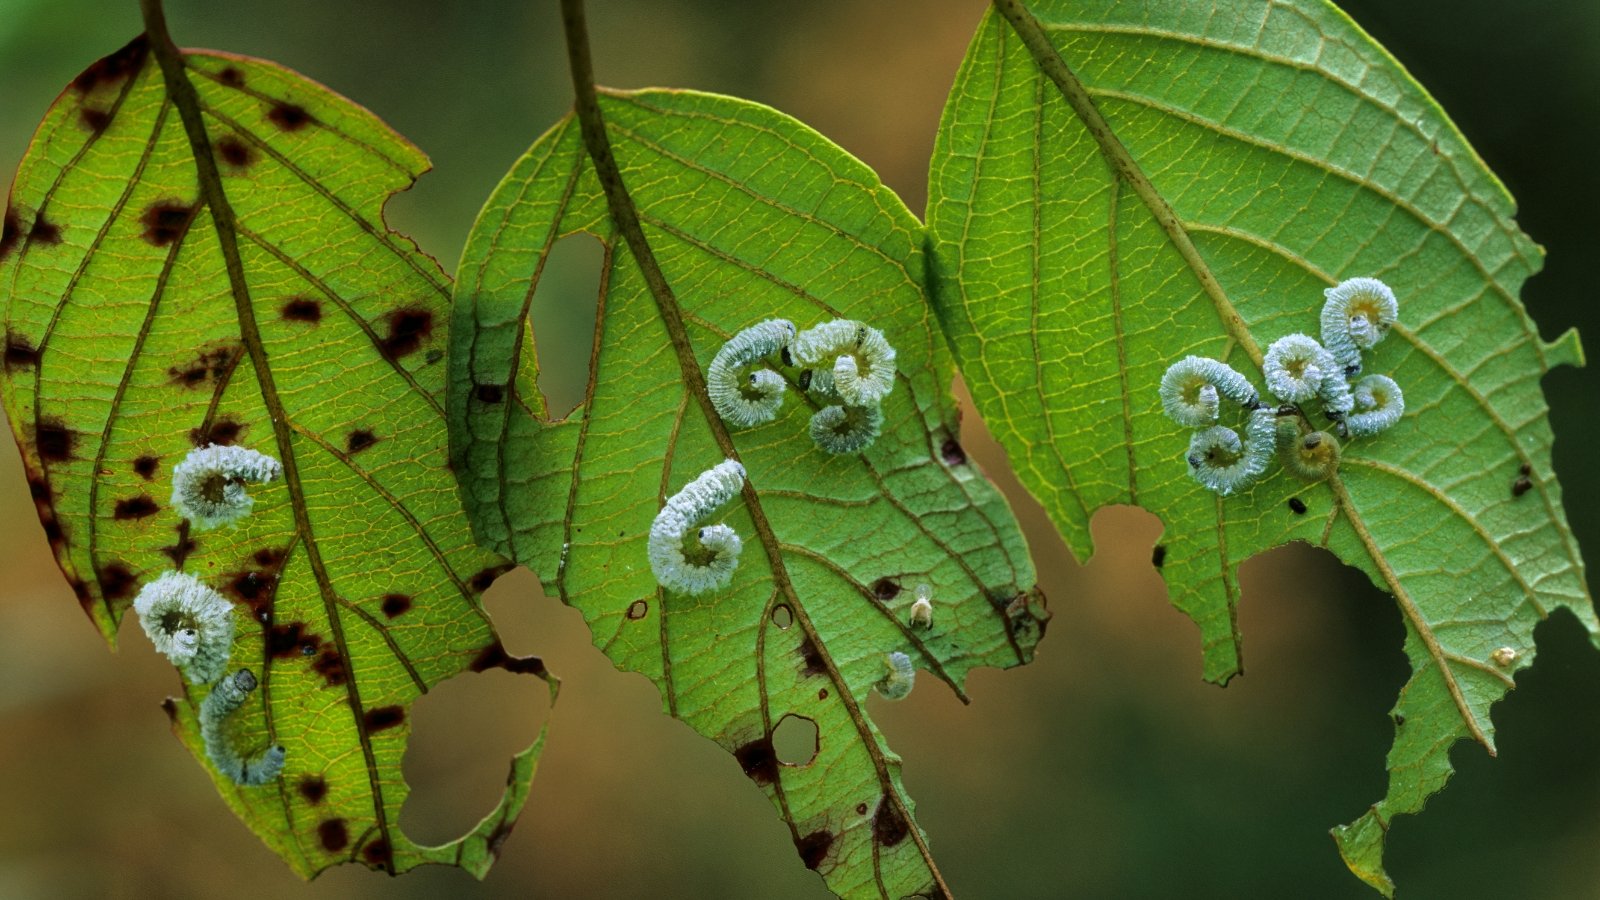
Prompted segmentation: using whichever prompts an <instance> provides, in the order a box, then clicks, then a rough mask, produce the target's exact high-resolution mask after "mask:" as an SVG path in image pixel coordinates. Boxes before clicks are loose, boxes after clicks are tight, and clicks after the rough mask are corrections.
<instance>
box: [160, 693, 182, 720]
mask: <svg viewBox="0 0 1600 900" xmlns="http://www.w3.org/2000/svg"><path fill="white" fill-rule="evenodd" d="M161 711H162V712H164V713H166V714H167V721H168V722H176V721H178V703H177V701H176V700H173V699H172V698H171V697H168V698H167V699H165V700H162V701H161Z"/></svg>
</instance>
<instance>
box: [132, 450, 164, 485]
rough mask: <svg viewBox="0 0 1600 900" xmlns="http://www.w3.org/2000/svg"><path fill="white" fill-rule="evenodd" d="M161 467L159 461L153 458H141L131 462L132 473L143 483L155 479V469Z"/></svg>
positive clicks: (146, 456)
mask: <svg viewBox="0 0 1600 900" xmlns="http://www.w3.org/2000/svg"><path fill="white" fill-rule="evenodd" d="M160 465H161V460H159V459H157V458H155V457H154V456H149V455H145V456H141V457H139V458H138V459H135V460H134V461H133V471H134V472H135V473H137V474H138V475H139V477H140V478H143V479H144V480H145V481H149V480H150V479H152V478H154V477H156V469H157V468H158V467H159V466H160Z"/></svg>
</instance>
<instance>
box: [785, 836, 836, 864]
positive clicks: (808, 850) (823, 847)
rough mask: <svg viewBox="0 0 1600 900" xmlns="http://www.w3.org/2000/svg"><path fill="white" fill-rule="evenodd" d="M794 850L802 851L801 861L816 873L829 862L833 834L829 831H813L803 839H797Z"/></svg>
mask: <svg viewBox="0 0 1600 900" xmlns="http://www.w3.org/2000/svg"><path fill="white" fill-rule="evenodd" d="M794 848H795V849H796V850H798V851H800V861H801V862H803V863H805V864H806V868H808V869H811V870H812V871H815V870H817V869H820V868H822V864H823V863H825V862H827V861H828V851H829V850H831V849H833V834H832V833H830V832H828V831H825V830H824V831H813V832H811V833H810V834H808V835H806V836H805V837H802V838H795V841H794Z"/></svg>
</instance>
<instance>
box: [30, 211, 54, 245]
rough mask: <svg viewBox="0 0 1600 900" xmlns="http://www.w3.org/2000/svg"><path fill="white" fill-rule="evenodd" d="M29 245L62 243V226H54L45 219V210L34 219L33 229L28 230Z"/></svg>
mask: <svg viewBox="0 0 1600 900" xmlns="http://www.w3.org/2000/svg"><path fill="white" fill-rule="evenodd" d="M28 243H30V244H49V245H55V244H59V243H61V226H59V225H54V224H52V223H51V222H50V221H48V220H47V219H45V217H44V210H40V211H39V215H37V216H35V217H34V220H33V227H32V228H30V229H28Z"/></svg>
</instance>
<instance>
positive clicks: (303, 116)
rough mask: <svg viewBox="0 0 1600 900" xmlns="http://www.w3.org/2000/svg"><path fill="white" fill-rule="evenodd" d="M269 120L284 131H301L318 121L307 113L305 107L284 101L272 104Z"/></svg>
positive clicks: (268, 114) (268, 115)
mask: <svg viewBox="0 0 1600 900" xmlns="http://www.w3.org/2000/svg"><path fill="white" fill-rule="evenodd" d="M267 119H268V120H269V121H271V122H272V124H274V125H276V126H278V127H279V128H282V129H283V130H284V131H299V130H300V129H302V128H304V127H306V126H307V125H310V124H311V123H313V122H315V121H316V119H315V118H314V117H313V116H312V115H311V113H309V112H306V108H305V107H304V106H300V105H298V104H295V103H286V102H284V101H282V100H278V101H275V102H274V103H273V104H272V109H271V110H270V111H269V112H268V113H267Z"/></svg>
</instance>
